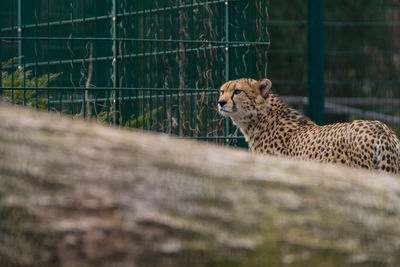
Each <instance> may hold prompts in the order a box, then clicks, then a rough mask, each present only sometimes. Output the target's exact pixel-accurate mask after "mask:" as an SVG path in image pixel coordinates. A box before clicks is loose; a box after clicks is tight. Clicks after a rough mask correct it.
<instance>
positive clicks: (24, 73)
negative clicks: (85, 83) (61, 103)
mask: <svg viewBox="0 0 400 267" xmlns="http://www.w3.org/2000/svg"><path fill="white" fill-rule="evenodd" d="M18 59H19V58H17V57H15V58H11V59H9V60H8V61H7V62H3V63H2V64H1V65H2V67H6V66H9V65H12V64H16V63H17V62H18ZM60 75H61V73H50V74H49V75H47V74H44V75H42V76H40V77H32V70H25V68H23V67H20V68H16V69H15V70H14V71H12V72H7V71H2V72H1V85H2V87H6V88H10V87H13V88H24V87H26V88H32V87H37V88H44V87H46V86H47V85H48V84H49V83H50V82H52V81H54V80H55V79H57V77H58V76H60ZM1 93H2V97H3V99H5V100H6V101H7V102H10V103H13V104H17V105H24V104H25V105H26V106H30V107H37V108H38V109H45V108H46V106H47V99H45V98H40V97H39V95H38V92H37V90H30V89H27V90H21V89H17V90H10V89H5V90H2V92H1Z"/></svg>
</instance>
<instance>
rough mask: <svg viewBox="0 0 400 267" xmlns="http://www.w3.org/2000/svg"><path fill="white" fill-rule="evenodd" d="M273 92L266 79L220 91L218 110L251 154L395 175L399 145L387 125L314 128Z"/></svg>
mask: <svg viewBox="0 0 400 267" xmlns="http://www.w3.org/2000/svg"><path fill="white" fill-rule="evenodd" d="M271 87H272V83H271V81H270V80H268V79H263V80H261V81H256V80H253V79H239V80H233V81H229V82H226V83H225V84H223V85H222V86H221V95H220V98H219V101H218V109H219V111H220V113H221V114H222V115H223V116H229V117H231V119H232V121H233V123H234V124H236V125H237V126H238V127H239V128H240V129H241V131H242V133H243V135H244V136H245V138H246V141H247V142H248V144H249V147H250V150H251V151H252V152H254V153H257V154H268V155H275V156H283V157H290V158H298V159H307V160H317V161H320V162H331V163H340V164H344V165H346V166H352V167H361V168H365V169H379V170H383V171H386V172H389V173H393V174H397V173H398V172H399V156H400V141H399V139H398V138H397V137H396V135H395V134H394V132H393V131H392V130H390V129H389V128H388V127H387V126H386V125H385V124H383V123H381V122H379V121H365V120H356V121H353V122H351V123H336V124H330V125H326V126H318V125H316V124H315V123H314V122H312V121H311V120H310V119H308V118H307V117H305V116H304V115H302V114H301V113H300V112H298V111H297V110H295V109H293V108H291V107H289V106H288V105H287V104H286V103H284V102H283V101H281V100H280V99H279V98H278V97H277V96H276V95H275V94H273V93H272V91H271Z"/></svg>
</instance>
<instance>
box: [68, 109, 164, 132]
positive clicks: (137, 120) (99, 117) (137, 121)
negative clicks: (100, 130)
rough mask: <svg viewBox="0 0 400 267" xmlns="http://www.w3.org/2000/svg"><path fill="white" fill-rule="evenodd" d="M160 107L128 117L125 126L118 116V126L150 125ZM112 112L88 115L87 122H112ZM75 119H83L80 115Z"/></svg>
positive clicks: (76, 115) (137, 126)
mask: <svg viewBox="0 0 400 267" xmlns="http://www.w3.org/2000/svg"><path fill="white" fill-rule="evenodd" d="M162 108H163V107H162V106H159V107H157V108H155V109H153V110H151V111H149V112H146V113H144V114H143V115H139V116H137V117H136V116H135V115H134V114H133V115H132V116H131V117H130V120H126V122H125V124H124V123H123V121H122V118H121V117H120V116H118V112H117V117H119V119H118V124H119V125H123V127H125V128H142V127H143V126H144V125H146V124H148V123H150V119H151V118H155V117H157V114H158V112H160V111H161V110H162ZM114 114H115V112H114V111H101V112H99V113H97V114H95V115H94V116H93V114H88V116H87V118H88V119H89V120H94V121H98V122H101V123H109V122H112V121H113V118H114ZM74 117H75V118H80V117H83V114H82V113H79V114H75V116H74Z"/></svg>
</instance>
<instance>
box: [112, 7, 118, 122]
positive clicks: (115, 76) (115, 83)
mask: <svg viewBox="0 0 400 267" xmlns="http://www.w3.org/2000/svg"><path fill="white" fill-rule="evenodd" d="M112 22H113V36H112V38H113V61H112V67H113V89H114V100H113V102H114V103H113V106H114V116H113V117H114V118H113V119H114V125H117V124H118V122H117V119H118V116H117V100H118V96H117V86H118V73H117V72H118V64H117V51H118V50H117V0H113V15H112Z"/></svg>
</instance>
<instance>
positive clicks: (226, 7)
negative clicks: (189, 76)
mask: <svg viewBox="0 0 400 267" xmlns="http://www.w3.org/2000/svg"><path fill="white" fill-rule="evenodd" d="M229 70H230V67H229V1H228V0H226V1H225V81H229V79H230V77H229ZM229 123H230V121H229V118H228V117H227V118H226V119H225V136H229V134H230V126H229ZM226 143H227V144H228V143H229V140H228V139H226Z"/></svg>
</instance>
